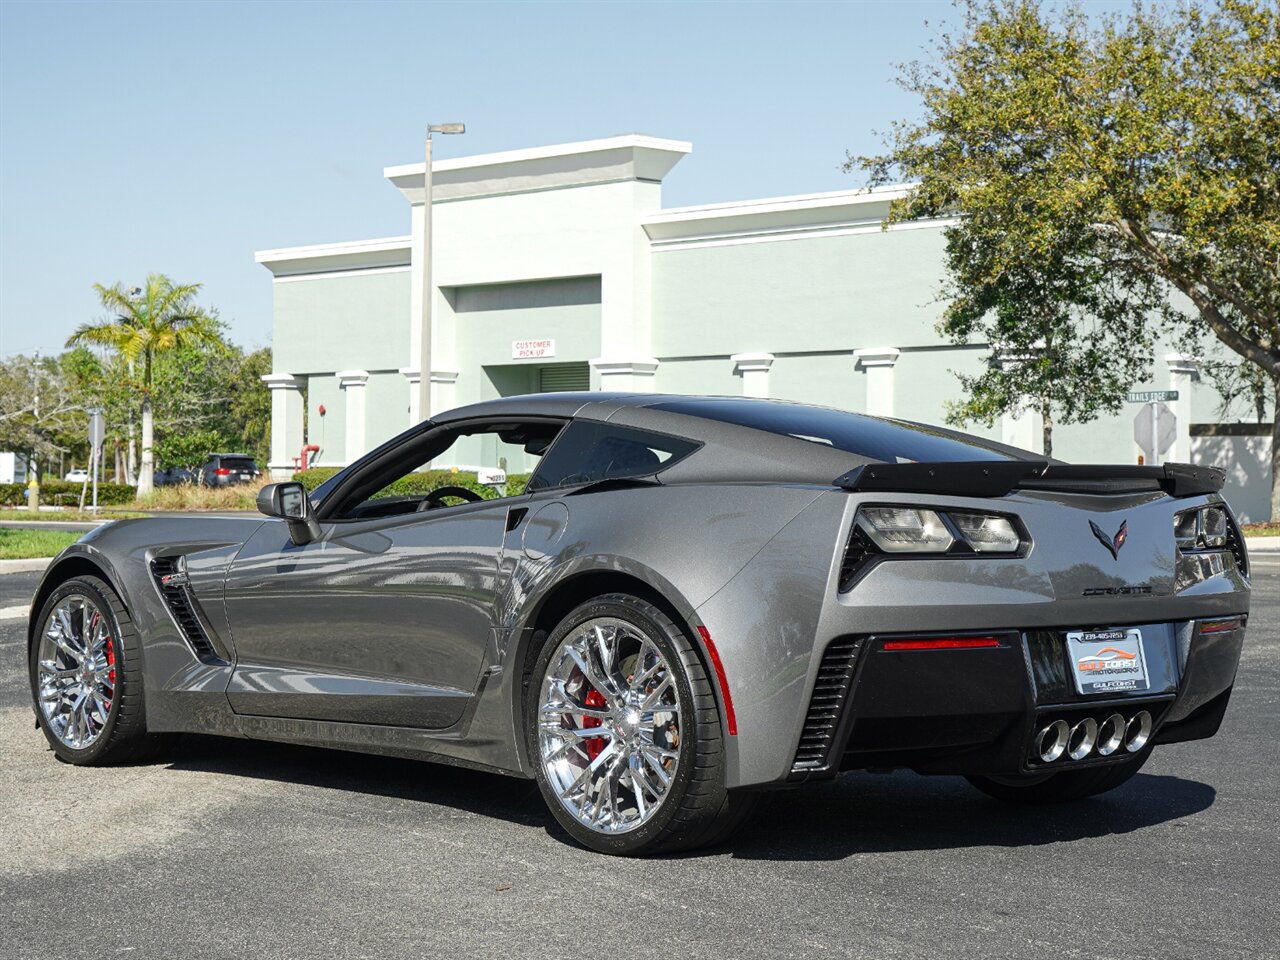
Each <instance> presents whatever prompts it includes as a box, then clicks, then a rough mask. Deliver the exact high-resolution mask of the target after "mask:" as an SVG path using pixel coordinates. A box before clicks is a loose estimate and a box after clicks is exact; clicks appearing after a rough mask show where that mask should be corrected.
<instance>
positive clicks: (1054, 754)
mask: <svg viewBox="0 0 1280 960" xmlns="http://www.w3.org/2000/svg"><path fill="white" fill-rule="evenodd" d="M1070 735H1071V728H1070V727H1068V726H1067V721H1065V720H1055V721H1053V723H1051V724H1049V725H1048V726H1047V727H1045V728H1044V729H1043V730H1041V731H1040V732H1039V733H1038V734H1036V749H1037V750H1039V751H1040V759H1041V760H1043V761H1044V762H1045V763H1053V761H1055V760H1057V759H1058V758H1059V757H1060V756H1062V755H1063V754H1064V753H1065V752H1066V750H1067V740H1068V739H1069V737H1070Z"/></svg>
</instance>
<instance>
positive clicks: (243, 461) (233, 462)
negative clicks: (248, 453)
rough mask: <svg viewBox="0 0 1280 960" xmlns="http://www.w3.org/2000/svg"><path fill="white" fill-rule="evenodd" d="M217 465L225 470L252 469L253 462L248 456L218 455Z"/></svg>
mask: <svg viewBox="0 0 1280 960" xmlns="http://www.w3.org/2000/svg"><path fill="white" fill-rule="evenodd" d="M218 466H220V467H224V468H225V469H227V470H253V469H255V466H254V462H253V461H252V460H251V459H249V458H248V457H219V458H218Z"/></svg>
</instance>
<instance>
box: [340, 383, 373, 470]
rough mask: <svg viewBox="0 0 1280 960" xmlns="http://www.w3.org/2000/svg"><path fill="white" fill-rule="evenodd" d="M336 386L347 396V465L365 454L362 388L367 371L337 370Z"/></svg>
mask: <svg viewBox="0 0 1280 960" xmlns="http://www.w3.org/2000/svg"><path fill="white" fill-rule="evenodd" d="M337 376H338V386H339V387H341V388H342V390H343V391H345V393H346V395H347V399H346V404H345V406H346V408H347V424H346V426H347V439H346V448H345V449H346V457H347V463H351V462H352V461H354V460H358V459H359V458H360V457H362V456H364V454H365V452H366V451H365V446H364V387H365V384H366V383H368V382H369V371H368V370H339V371H338V374H337Z"/></svg>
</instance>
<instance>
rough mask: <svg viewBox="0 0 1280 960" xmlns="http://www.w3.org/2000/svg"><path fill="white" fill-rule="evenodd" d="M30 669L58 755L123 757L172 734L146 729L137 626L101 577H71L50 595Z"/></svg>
mask: <svg viewBox="0 0 1280 960" xmlns="http://www.w3.org/2000/svg"><path fill="white" fill-rule="evenodd" d="M30 673H31V695H32V697H33V699H34V701H35V707H36V719H37V722H38V724H39V726H40V729H41V730H43V731H44V735H45V737H46V738H47V739H48V741H49V745H50V746H52V747H53V751H54V753H56V754H57V755H58V757H59V758H60V759H62V760H65V761H66V762H68V763H75V764H82V765H92V764H107V763H118V762H121V761H125V760H136V759H140V758H141V757H142V756H144V755H147V754H150V753H151V752H152V751H154V750H156V749H159V748H161V747H163V746H164V745H165V744H166V743H167V742H168V738H162V737H155V736H148V735H147V732H146V724H145V721H144V718H143V702H142V657H141V648H140V641H139V639H138V634H137V632H136V631H135V630H134V628H133V621H132V620H131V619H130V618H129V614H128V611H127V610H125V608H124V604H123V603H121V602H120V598H119V597H118V596H117V595H116V593H115V591H114V590H112V589H111V587H110V585H108V584H107V583H106V582H105V581H103V580H100V579H99V578H97V577H91V576H83V577H77V578H75V579H73V580H68V581H67V582H66V583H63V584H62V585H61V586H59V587H57V589H55V590H54V591H53V593H51V594H50V595H49V597H48V599H47V600H45V602H44V606H43V607H42V608H41V610H40V615H39V619H38V620H37V633H36V636H35V642H34V643H33V644H32V645H31V660H30Z"/></svg>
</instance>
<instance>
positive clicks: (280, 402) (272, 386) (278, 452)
mask: <svg viewBox="0 0 1280 960" xmlns="http://www.w3.org/2000/svg"><path fill="white" fill-rule="evenodd" d="M262 382H263V383H265V384H266V385H267V389H268V390H270V391H271V461H270V462H269V463H268V464H267V470H268V471H269V472H270V474H271V479H272V480H288V479H289V478H290V477H292V476H293V473H294V467H293V458H294V457H296V456H298V454H299V453H301V451H302V443H303V438H302V387H303V384H304V383H305V381H304V380H303V379H302V378H300V377H295V376H293V375H292V374H288V373H269V374H267V375H266V376H264V377H263V378H262Z"/></svg>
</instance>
